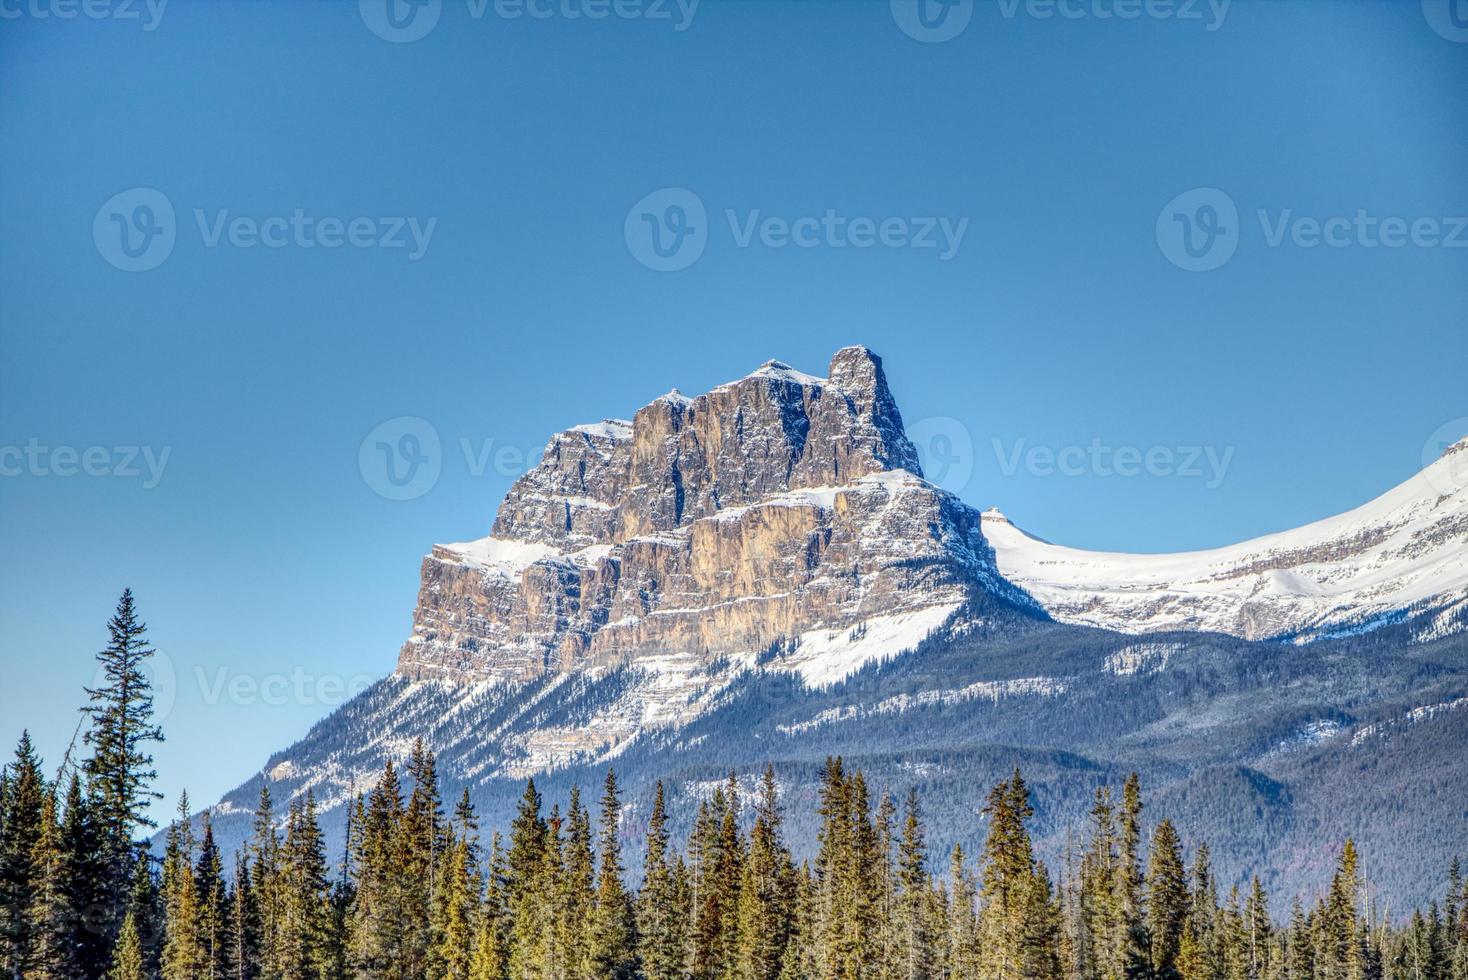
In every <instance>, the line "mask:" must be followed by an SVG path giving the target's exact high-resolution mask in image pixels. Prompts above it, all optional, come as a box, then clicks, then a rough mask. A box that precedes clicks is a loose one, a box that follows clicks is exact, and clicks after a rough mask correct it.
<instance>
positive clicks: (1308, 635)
mask: <svg viewBox="0 0 1468 980" xmlns="http://www.w3.org/2000/svg"><path fill="white" fill-rule="evenodd" d="M982 527H983V532H984V537H985V538H986V539H988V541H989V543H990V545H991V546H992V547H993V549H994V556H995V560H996V563H997V564H998V567H999V570H1000V572H1001V573H1002V574H1003V575H1004V576H1005V577H1006V578H1008V579H1009V580H1010V581H1012V582H1014V583H1015V584H1017V585H1019V586H1021V587H1023V588H1024V589H1025V590H1027V591H1028V592H1029V593H1030V595H1032V596H1033V597H1034V598H1035V599H1036V600H1037V601H1039V602H1040V604H1041V605H1043V606H1044V607H1045V609H1046V610H1047V611H1048V612H1049V613H1050V615H1052V616H1053V617H1055V618H1056V619H1059V620H1062V621H1065V622H1071V623H1080V624H1085V625H1088V626H1100V627H1103V628H1105V629H1111V630H1117V631H1120V632H1124V633H1151V632H1160V631H1173V630H1212V631H1217V632H1221V633H1231V634H1233V635H1235V636H1242V637H1245V638H1248V639H1266V638H1280V637H1287V638H1292V639H1297V640H1309V639H1315V638H1318V637H1321V636H1330V635H1339V634H1342V633H1347V632H1352V631H1362V630H1367V629H1371V628H1374V627H1376V626H1379V625H1381V624H1383V623H1387V622H1394V621H1397V620H1399V619H1402V618H1405V617H1406V616H1408V615H1411V614H1415V613H1419V612H1424V611H1429V610H1440V609H1445V608H1447V607H1450V606H1454V605H1457V604H1459V603H1461V601H1462V600H1463V598H1464V597H1465V596H1468V439H1465V440H1463V441H1462V442H1459V443H1457V444H1456V445H1454V446H1452V447H1451V448H1449V449H1448V451H1447V452H1446V453H1444V454H1443V456H1442V458H1441V459H1439V460H1437V461H1436V462H1435V463H1433V464H1432V465H1431V466H1429V467H1428V468H1427V469H1425V470H1423V471H1422V472H1420V473H1418V474H1417V475H1416V476H1414V477H1413V478H1412V479H1410V480H1408V481H1407V482H1406V483H1403V484H1402V485H1401V486H1399V487H1396V488H1395V489H1393V490H1391V491H1389V492H1387V493H1385V494H1383V495H1382V496H1381V497H1378V498H1377V499H1376V500H1373V501H1371V502H1370V503H1368V504H1366V505H1364V506H1362V507H1358V508H1356V509H1355V510H1353V511H1350V512H1348V513H1345V514H1341V515H1339V516H1336V517H1331V518H1327V519H1325V520H1323V521H1317V522H1315V523H1313V524H1307V525H1306V526H1304V527H1301V528H1297V529H1295V530H1292V531H1284V532H1281V533H1279V534H1270V535H1267V536H1265V537H1262V538H1256V539H1254V540H1252V541H1245V542H1242V543H1240V544H1235V545H1230V546H1228V547H1225V548H1216V549H1213V550H1211V551H1196V552H1186V553H1181V554H1165V555H1135V554H1115V553H1105V552H1094V551H1081V550H1078V549H1075V548H1067V547H1063V546H1061V545H1055V544H1050V543H1049V542H1046V541H1042V540H1040V539H1039V538H1036V537H1033V536H1031V535H1029V534H1026V533H1025V532H1024V531H1022V530H1020V529H1019V528H1017V527H1015V526H1014V525H1013V524H1012V523H1010V521H1009V520H1008V519H1007V518H1005V517H1004V515H1003V514H1001V513H999V512H998V511H992V510H991V511H989V512H987V513H985V514H984V519H983V523H982Z"/></svg>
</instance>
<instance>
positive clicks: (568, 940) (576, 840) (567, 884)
mask: <svg viewBox="0 0 1468 980" xmlns="http://www.w3.org/2000/svg"><path fill="white" fill-rule="evenodd" d="M566 825H567V829H568V833H567V837H566V845H565V847H564V849H563V850H562V859H563V863H564V869H563V872H562V874H561V877H560V889H559V891H558V894H557V896H556V899H557V903H558V904H557V907H556V910H555V913H554V917H555V919H556V924H557V929H558V931H559V936H560V938H559V942H560V946H561V949H562V951H563V955H564V957H565V961H566V973H567V975H568V976H570V977H573V978H576V977H589V976H591V969H592V966H591V936H590V927H589V923H590V922H591V918H592V913H593V910H594V909H595V907H596V859H595V856H594V855H593V853H592V840H591V815H590V814H589V813H588V812H587V811H586V808H585V807H584V806H582V804H581V788H580V787H579V786H573V787H571V802H570V809H569V810H568V812H567V815H566Z"/></svg>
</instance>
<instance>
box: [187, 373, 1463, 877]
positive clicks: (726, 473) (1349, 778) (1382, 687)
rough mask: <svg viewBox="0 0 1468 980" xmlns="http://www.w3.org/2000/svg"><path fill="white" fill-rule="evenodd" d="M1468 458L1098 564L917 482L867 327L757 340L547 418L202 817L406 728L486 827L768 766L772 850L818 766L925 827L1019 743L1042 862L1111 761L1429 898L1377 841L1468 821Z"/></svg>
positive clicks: (1013, 759) (1182, 803)
mask: <svg viewBox="0 0 1468 980" xmlns="http://www.w3.org/2000/svg"><path fill="white" fill-rule="evenodd" d="M1463 446H1468V442H1465V443H1464V444H1460V447H1463ZM1460 447H1454V452H1453V453H1452V454H1450V456H1449V457H1447V458H1445V460H1443V461H1440V462H1439V463H1437V464H1434V466H1432V467H1429V468H1428V469H1427V470H1426V471H1424V473H1423V474H1422V475H1420V476H1419V477H1417V478H1415V479H1414V480H1412V481H1408V483H1406V484H1404V485H1403V486H1402V487H1400V488H1398V489H1397V490H1394V491H1391V492H1390V493H1388V494H1386V495H1384V496H1383V497H1381V498H1379V500H1377V501H1375V502H1373V503H1372V504H1368V505H1366V506H1365V507H1362V508H1359V509H1358V510H1356V511H1352V512H1351V513H1349V514H1346V515H1342V516H1341V517H1339V518H1333V519H1330V520H1327V521H1322V522H1317V523H1316V524H1313V525H1309V526H1308V527H1306V528H1302V529H1300V530H1299V531H1295V532H1287V533H1285V534H1281V535H1273V536H1269V537H1266V538H1262V539H1259V540H1257V541H1254V542H1247V543H1245V544H1242V545H1238V546H1234V547H1233V548H1226V549H1219V550H1217V551H1214V552H1203V553H1198V554H1194V555H1181V556H1120V555H1096V554H1091V553H1086V552H1081V551H1076V550H1073V549H1066V548H1062V547H1059V546H1055V545H1049V544H1046V543H1044V542H1040V541H1038V540H1037V539H1035V538H1032V537H1030V536H1028V535H1025V534H1024V533H1023V532H1022V531H1019V530H1018V529H1017V528H1014V527H1013V526H1012V525H1010V524H1009V523H1008V521H1007V520H1005V519H1004V518H1003V517H1002V515H999V514H997V512H989V513H987V514H981V513H980V511H979V510H978V509H976V508H974V507H971V506H970V505H968V504H966V503H964V502H963V501H961V500H959V499H958V498H957V497H955V496H953V495H952V494H949V493H947V492H945V491H943V490H942V489H940V488H938V487H936V486H934V485H933V484H931V483H929V482H927V481H926V480H925V479H923V477H922V472H921V467H920V465H919V462H918V455H917V452H916V450H915V448H914V447H913V445H912V443H911V442H910V441H909V439H908V438H907V435H906V433H905V430H904V428H903V423H902V416H901V413H900V411H899V410H898V408H897V404H896V401H895V399H894V398H893V396H892V393H891V391H890V390H889V388H888V385H887V381H886V376H885V373H884V371H883V367H882V362H881V360H880V358H878V357H877V356H876V355H875V354H873V353H872V352H871V351H869V350H867V349H866V348H864V347H850V348H845V349H843V350H841V351H838V352H837V353H836V355H835V356H834V357H833V359H832V362H831V365H830V368H829V370H828V373H827V376H826V377H824V378H821V377H815V376H812V375H808V374H804V373H802V372H799V371H797V370H795V369H794V368H791V367H790V366H788V365H786V364H783V363H780V362H777V361H771V362H768V363H766V364H765V365H763V366H762V367H760V368H759V369H758V370H756V371H755V372H753V373H752V374H750V375H748V376H746V377H744V378H741V379H739V380H737V381H734V382H730V383H729V384H726V385H721V386H719V387H717V388H715V389H713V390H712V391H710V392H708V393H706V394H704V395H699V396H697V397H694V398H689V397H686V396H684V395H681V394H679V393H677V392H672V393H670V394H668V395H665V396H663V397H661V398H658V399H656V400H654V401H653V402H651V403H649V404H648V405H646V406H644V407H643V408H642V409H640V410H639V411H638V412H637V413H636V414H635V415H634V416H633V418H632V419H631V420H625V421H624V420H615V419H613V420H606V421H603V422H599V423H593V424H589V425H580V426H576V427H573V428H571V429H568V430H566V431H565V432H562V433H559V434H558V435H556V436H554V437H552V439H551V440H550V443H549V444H548V445H547V447H546V450H545V453H544V455H543V457H542V459H541V461H540V463H539V465H537V466H536V467H535V468H533V469H532V470H531V471H529V472H528V473H526V474H525V476H523V477H522V478H521V479H520V480H518V481H517V482H516V484H515V485H514V487H513V488H512V489H511V490H510V492H509V493H508V494H507V495H506V498H505V501H504V502H503V504H502V505H501V507H500V508H499V513H498V515H497V516H496V518H495V521H494V523H493V527H492V528H491V531H490V534H489V535H488V536H487V537H485V538H481V539H479V540H477V541H471V542H465V543H461V544H447V545H437V546H435V547H434V548H433V550H432V552H431V553H430V554H429V555H428V556H427V557H426V558H425V559H424V560H423V564H422V581H421V586H420V590H419V596H418V603H417V607H416V609H415V612H414V617H413V628H412V632H411V635H410V637H409V639H408V641H407V642H406V643H405V644H404V645H403V647H402V651H401V653H400V656H399V661H398V667H397V671H396V672H395V674H394V675H393V676H392V677H390V678H387V679H385V680H384V681H382V682H380V683H379V684H377V685H375V686H374V687H373V688H371V689H370V690H368V691H367V692H365V693H364V694H363V695H361V696H360V697H358V698H357V699H355V700H354V701H352V702H351V703H349V704H347V705H345V706H343V707H342V708H340V709H339V710H338V711H337V712H335V713H334V714H333V715H331V716H330V717H328V718H327V719H325V720H323V721H322V722H321V723H320V724H318V725H317V726H316V727H315V728H314V729H313V730H312V731H311V733H310V734H308V735H307V737H306V738H305V739H303V740H302V741H301V742H300V743H298V744H297V745H295V746H292V747H291V748H289V749H287V750H285V751H283V752H281V753H278V754H277V755H276V756H274V757H272V759H271V760H270V761H269V762H268V763H267V765H266V766H265V768H264V770H263V771H262V772H261V773H260V774H259V775H257V776H255V777H254V778H252V779H251V780H250V781H248V782H247V783H245V784H244V785H243V786H241V787H240V788H239V789H238V790H236V791H234V792H233V793H230V794H228V795H227V796H226V797H225V799H224V801H222V803H221V805H220V807H219V808H217V810H216V818H217V829H219V831H220V833H221V835H222V836H226V837H227V835H228V834H229V833H230V832H231V831H230V828H231V827H232V828H233V832H234V833H236V834H237V835H243V833H244V828H245V827H246V826H247V825H248V812H249V810H250V809H251V807H252V806H253V801H254V796H255V795H256V794H257V793H258V790H259V788H260V786H261V785H262V784H269V785H270V786H271V788H272V791H273V794H274V795H275V797H276V799H277V800H278V801H281V800H284V799H286V798H290V797H292V796H295V795H297V794H301V793H304V792H306V791H308V790H309V791H311V792H313V793H314V794H315V796H316V798H317V800H318V801H319V802H320V803H321V804H322V805H323V807H324V808H325V810H326V811H327V812H331V811H333V810H339V808H340V807H341V806H342V804H344V803H346V802H347V801H348V800H349V799H350V798H351V797H352V795H353V794H354V793H356V792H359V791H361V790H362V789H364V788H366V787H368V786H370V785H371V782H372V780H373V779H375V777H376V773H377V772H378V771H379V769H380V767H381V765H382V763H383V761H384V760H386V759H389V758H393V759H397V758H401V757H402V756H404V755H405V754H406V752H407V751H408V749H409V747H410V746H411V744H412V742H413V740H414V739H415V738H418V737H422V738H424V739H426V740H427V741H428V743H429V744H430V746H431V747H433V748H434V750H435V751H436V752H437V753H438V756H439V761H440V767H441V772H442V773H443V775H444V776H445V779H446V780H447V782H448V783H449V785H450V786H451V787H459V786H462V787H465V788H468V789H469V791H470V793H471V795H472V796H473V797H474V798H475V800H476V801H477V803H478V804H479V805H480V806H481V808H482V810H483V811H484V814H485V817H486V820H487V821H488V822H492V823H501V824H502V823H503V822H504V820H505V818H506V817H507V815H508V814H509V812H510V811H511V808H512V807H513V805H514V801H515V799H516V798H517V797H518V795H519V790H520V785H521V781H522V780H523V779H524V778H526V777H527V776H534V777H535V778H536V780H537V782H538V783H539V784H540V785H541V786H542V789H545V790H547V791H548V792H555V791H557V790H560V789H565V788H567V787H569V785H571V784H572V783H581V784H582V785H588V784H591V783H594V782H595V780H596V779H597V778H598V777H597V772H598V771H599V770H601V769H603V768H604V767H606V766H607V765H615V766H616V767H617V768H618V772H619V776H620V777H621V778H622V779H623V781H624V782H625V784H626V786H627V788H628V793H629V805H630V806H631V807H633V809H634V810H635V809H637V808H638V807H641V806H644V805H646V803H647V796H648V794H649V793H650V789H651V785H652V781H653V780H655V779H658V778H666V779H668V780H669V784H670V793H671V795H672V797H673V798H674V799H677V798H684V799H691V798H695V797H697V796H699V794H702V793H704V792H706V791H707V790H708V788H709V787H710V786H712V785H714V784H715V783H717V781H718V780H720V779H721V778H722V777H723V776H725V775H726V774H727V773H728V772H729V771H730V770H731V769H732V770H735V771H737V772H740V773H745V774H752V773H753V772H755V771H756V770H757V769H758V768H760V767H762V766H763V764H764V763H765V762H766V761H767V760H769V761H774V762H775V764H776V768H777V772H778V773H779V776H780V779H781V781H782V786H783V787H784V788H785V789H786V792H787V794H788V796H789V798H790V800H791V807H792V810H794V811H797V812H795V813H793V814H792V817H793V819H792V833H794V834H795V835H796V837H797V843H798V844H799V843H801V842H802V841H803V842H804V843H805V844H809V843H811V841H810V840H809V839H808V837H809V833H810V832H811V831H812V827H811V826H807V824H809V821H807V820H805V816H806V814H805V812H804V811H805V809H808V808H807V807H806V803H808V802H809V799H810V798H809V794H810V793H811V792H813V791H814V785H815V784H814V780H815V778H816V777H815V773H816V768H817V767H818V765H819V762H820V760H821V759H822V758H824V756H826V755H829V754H841V755H845V756H848V757H850V758H852V759H854V760H856V761H857V762H859V764H861V765H862V766H864V767H865V768H867V769H868V770H869V771H870V774H871V776H872V782H873V784H874V785H876V786H879V787H884V788H887V789H890V790H891V791H892V792H893V793H894V794H900V793H902V792H905V791H906V788H907V787H908V786H912V785H921V786H922V787H923V788H924V800H925V805H930V806H931V807H933V809H934V813H933V814H932V818H933V825H934V828H935V829H934V843H935V845H940V844H951V843H963V844H964V846H965V847H973V846H975V845H977V844H978V841H974V840H958V839H949V838H948V837H947V836H946V835H947V834H948V833H949V831H948V829H947V828H948V827H972V826H975V824H974V822H973V821H972V820H971V819H970V818H971V817H972V815H973V814H974V813H975V812H977V809H978V808H979V807H981V806H982V794H983V790H984V787H986V786H987V785H988V784H989V783H992V782H994V781H997V779H998V778H1000V777H1002V776H1003V775H1005V774H1006V773H1007V771H1008V769H1009V768H1010V767H1012V766H1013V765H1014V764H1016V763H1021V764H1023V765H1024V766H1025V771H1026V778H1027V779H1028V780H1030V781H1031V784H1032V786H1033V787H1034V788H1035V791H1036V800H1037V804H1036V805H1037V809H1038V810H1039V818H1038V819H1039V828H1040V830H1039V832H1040V838H1041V842H1042V846H1046V847H1050V848H1051V849H1052V857H1054V856H1056V855H1055V854H1054V853H1053V852H1054V849H1055V848H1057V847H1058V846H1059V843H1060V837H1059V835H1060V834H1062V833H1063V831H1064V830H1065V829H1067V828H1073V827H1074V826H1077V825H1078V824H1079V823H1080V822H1081V821H1083V820H1084V815H1085V812H1086V810H1087V808H1088V806H1089V801H1088V797H1089V793H1090V790H1091V788H1093V787H1094V786H1095V785H1096V784H1098V783H1100V782H1104V781H1112V782H1115V781H1118V780H1119V778H1120V777H1121V776H1123V775H1124V774H1125V771H1126V770H1128V769H1137V770H1138V771H1140V772H1141V773H1142V774H1143V777H1144V780H1145V781H1146V782H1148V784H1149V785H1151V786H1154V787H1156V788H1157V790H1158V792H1157V794H1156V795H1155V797H1154V798H1155V799H1156V801H1157V802H1156V804H1155V807H1156V809H1157V811H1158V815H1161V814H1169V815H1173V816H1174V817H1176V819H1177V820H1178V822H1179V824H1180V826H1182V827H1183V828H1184V829H1185V830H1188V831H1191V832H1197V833H1199V834H1206V835H1208V836H1209V837H1210V838H1212V839H1214V840H1215V841H1217V842H1219V843H1228V842H1230V840H1231V839H1232V840H1233V842H1234V843H1237V844H1238V846H1239V848H1240V850H1239V852H1238V853H1239V854H1240V855H1242V856H1241V857H1239V858H1238V859H1237V863H1236V864H1235V865H1233V866H1231V867H1227V868H1224V869H1223V870H1224V872H1225V874H1243V873H1246V872H1251V871H1258V872H1259V873H1261V874H1262V875H1264V876H1265V878H1266V880H1267V882H1269V883H1272V884H1274V885H1276V886H1280V887H1287V888H1300V887H1313V886H1314V885H1315V884H1317V883H1318V881H1319V876H1320V875H1321V874H1324V873H1326V871H1328V868H1329V866H1330V863H1331V862H1330V861H1329V860H1328V859H1326V858H1324V857H1322V856H1321V855H1320V854H1318V853H1314V852H1311V851H1309V850H1308V849H1309V848H1311V847H1317V846H1318V843H1317V842H1318V841H1319V840H1321V839H1332V835H1334V838H1335V839H1343V837H1344V835H1346V834H1355V835H1356V836H1358V837H1360V838H1361V839H1362V842H1363V844H1364V845H1365V846H1366V848H1367V854H1368V856H1370V855H1371V853H1372V852H1371V847H1373V846H1374V847H1376V848H1377V853H1379V854H1384V855H1385V858H1386V859H1389V864H1388V866H1387V867H1386V868H1385V870H1384V878H1383V877H1382V876H1378V880H1381V881H1383V884H1384V887H1385V888H1386V889H1387V890H1388V892H1389V893H1390V894H1391V895H1393V896H1395V897H1398V898H1400V899H1401V900H1402V901H1403V902H1406V901H1408V900H1411V901H1412V902H1414V903H1418V904H1420V901H1421V900H1423V899H1424V898H1425V892H1424V889H1426V888H1427V887H1429V883H1432V882H1435V881H1437V880H1439V879H1440V877H1441V870H1442V869H1441V867H1439V866H1438V864H1439V863H1442V862H1445V861H1446V855H1445V854H1443V853H1439V852H1441V851H1442V849H1443V847H1444V846H1446V844H1453V843H1468V841H1462V840H1459V841H1447V842H1446V843H1445V842H1444V841H1443V840H1442V839H1441V838H1437V839H1434V840H1432V841H1417V840H1408V838H1407V837H1405V836H1403V835H1402V834H1401V833H1398V832H1399V831H1402V830H1403V826H1404V825H1403V820H1404V817H1403V815H1402V813H1401V812H1400V800H1401V798H1402V796H1403V794H1410V795H1411V796H1412V798H1413V799H1414V800H1415V801H1416V802H1417V803H1418V811H1417V812H1415V813H1413V814H1412V819H1413V821H1415V823H1414V824H1413V825H1414V826H1433V825H1438V826H1450V827H1451V826H1459V827H1468V803H1465V802H1464V801H1465V800H1468V792H1465V790H1468V762H1465V761H1464V753H1462V752H1461V746H1462V745H1463V744H1468V578H1465V575H1464V569H1465V556H1468V516H1465V515H1468V510H1465V507H1464V500H1465V490H1464V479H1463V477H1464V476H1465V475H1468V466H1464V467H1459V466H1458V465H1457V462H1458V460H1459V459H1468V452H1464V453H1458V452H1457V451H1458V449H1459V448H1460ZM1265 639H1267V640H1269V641H1270V642H1259V641H1260V640H1265ZM1281 640H1289V641H1293V643H1292V645H1289V646H1284V645H1282V644H1281V643H1280V642H1278V641H1281ZM1453 746H1456V749H1454V748H1453ZM1385 760H1390V767H1389V768H1387V769H1380V772H1379V778H1378V782H1377V783H1376V784H1373V785H1372V786H1371V787H1369V788H1363V789H1360V790H1357V791H1353V792H1354V793H1355V795H1353V796H1352V795H1344V796H1343V794H1344V793H1346V790H1344V789H1343V787H1346V786H1350V785H1353V784H1354V782H1355V781H1356V779H1357V778H1358V776H1355V775H1352V774H1359V773H1362V772H1371V771H1377V770H1378V768H1379V767H1380V766H1381V765H1384V764H1385ZM455 792H457V789H455ZM927 801H931V803H928V802H927ZM1423 814H1429V815H1431V818H1430V819H1429V820H1428V821H1426V822H1423V818H1422V815H1423ZM949 818H951V819H949ZM1394 834H1397V836H1393V835H1394ZM1046 835H1049V836H1048V837H1047V836H1046ZM1461 836H1463V835H1460V837H1461ZM1404 848H1407V849H1409V850H1406V851H1404ZM1413 848H1415V850H1413ZM1439 858H1441V862H1438V859H1439ZM1434 862H1437V863H1434Z"/></svg>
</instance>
